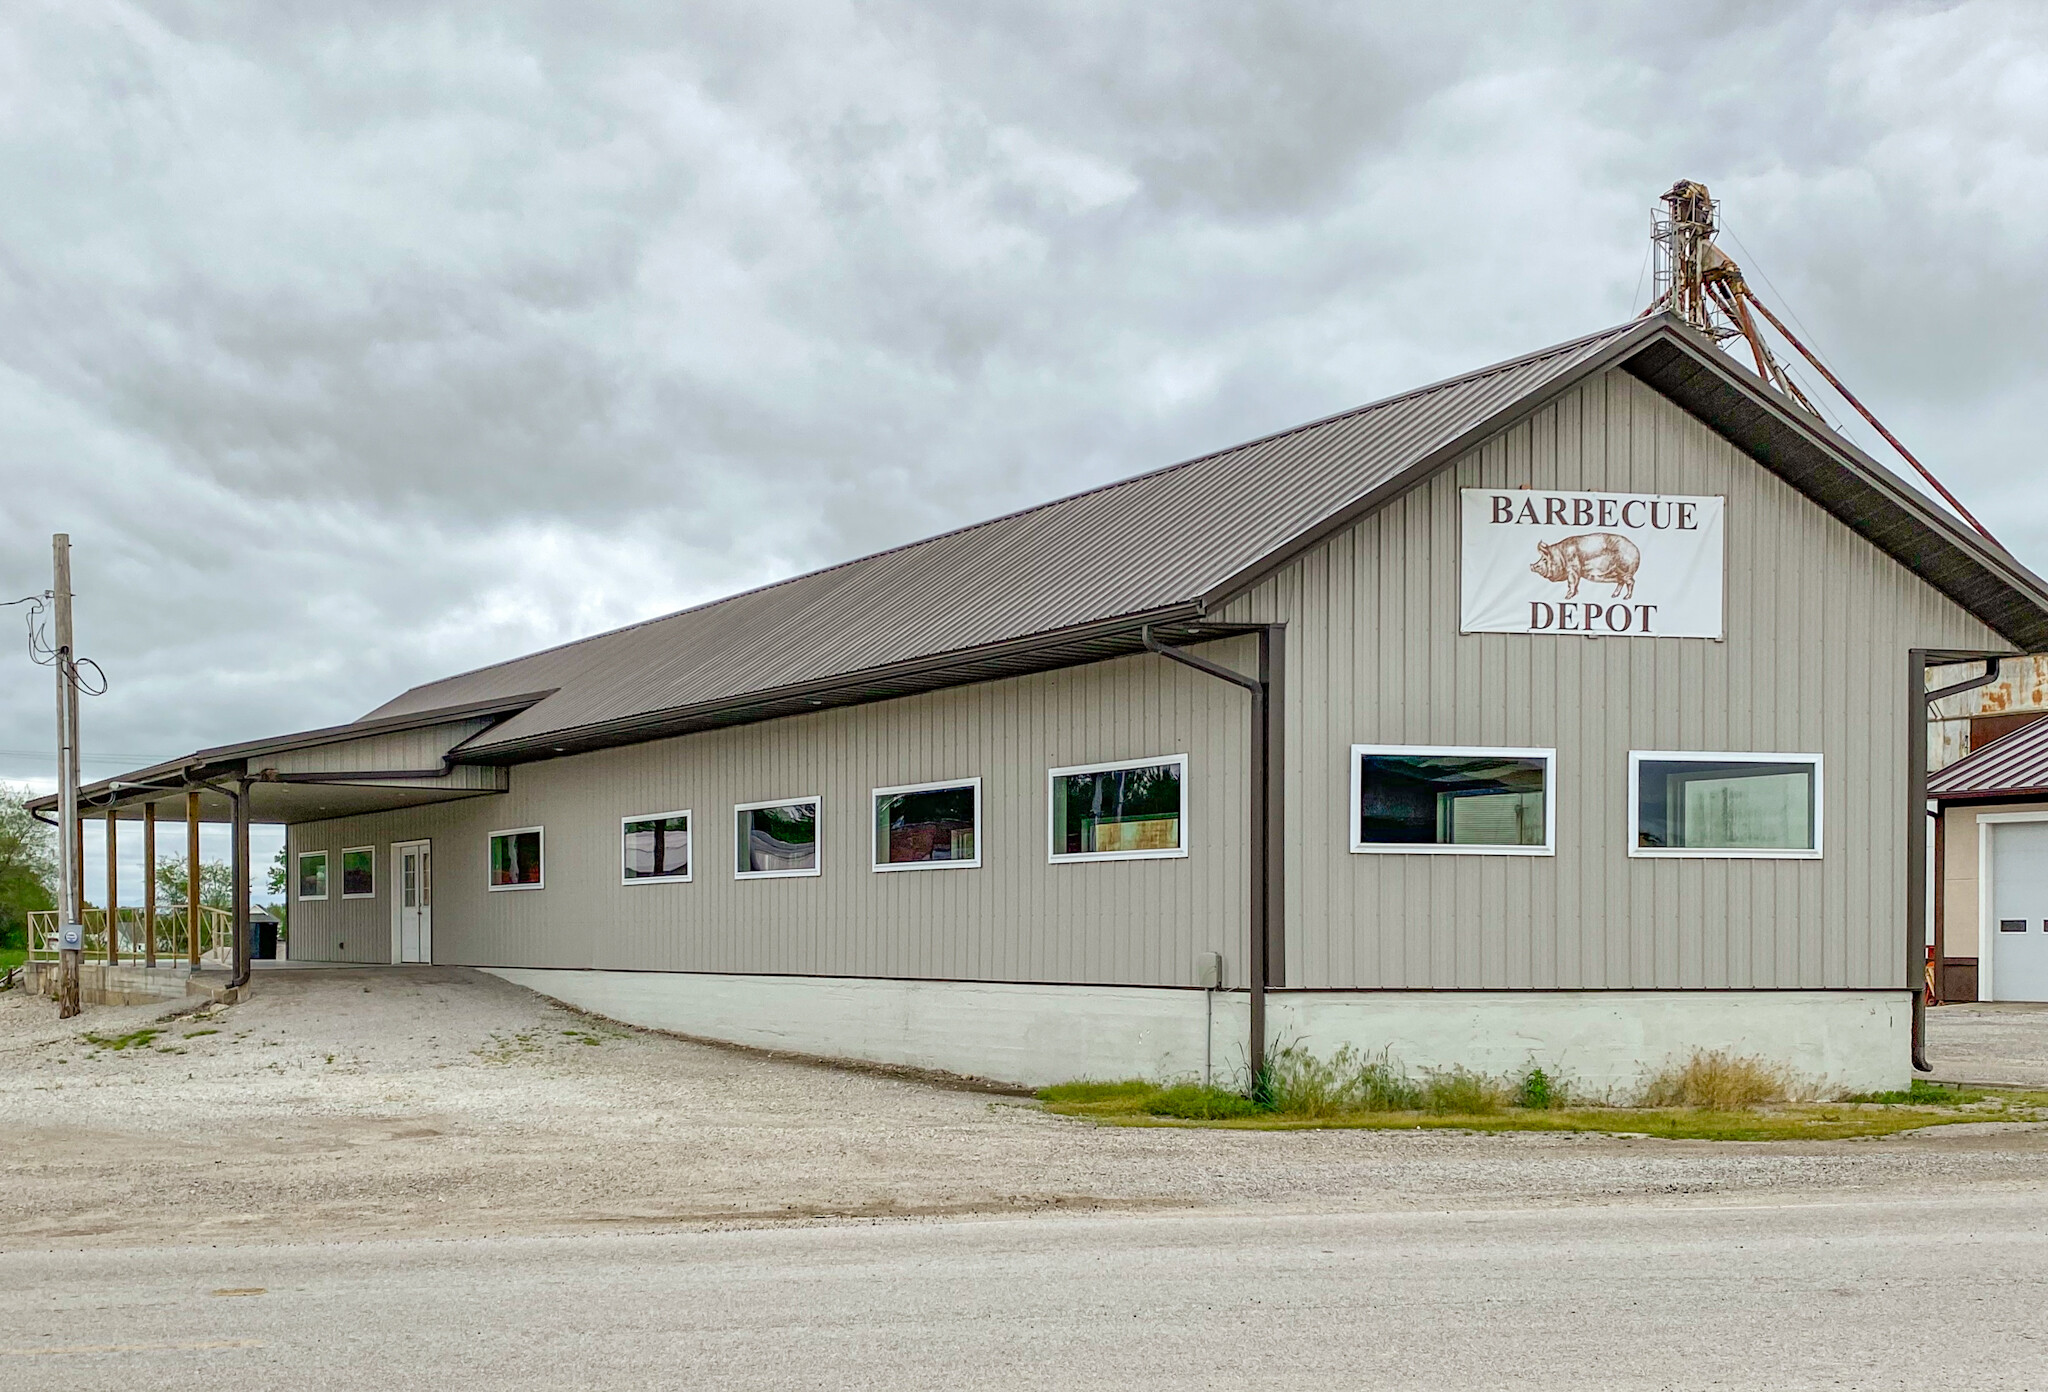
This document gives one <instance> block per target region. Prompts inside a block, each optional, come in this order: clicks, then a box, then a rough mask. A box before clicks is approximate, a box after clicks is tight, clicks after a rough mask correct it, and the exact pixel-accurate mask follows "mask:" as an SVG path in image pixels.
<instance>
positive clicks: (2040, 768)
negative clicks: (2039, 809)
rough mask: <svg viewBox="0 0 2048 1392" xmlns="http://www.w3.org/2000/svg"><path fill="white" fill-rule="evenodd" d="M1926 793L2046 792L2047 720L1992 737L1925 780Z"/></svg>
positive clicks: (1961, 795) (1936, 794)
mask: <svg viewBox="0 0 2048 1392" xmlns="http://www.w3.org/2000/svg"><path fill="white" fill-rule="evenodd" d="M1927 793H1928V796H1930V797H1944V798H1945V797H1994V796H2002V795H2004V794H2008V793H2048V720H2043V721H2036V722H2035V723H2034V724H2032V725H2028V726H2026V727H2025V728H2023V729H2019V730H2015V731H2013V732H2012V733H2011V734H2009V735H2007V736H2006V737H2005V738H2004V739H2001V740H1994V741H1992V742H1991V743H1990V744H1987V745H1985V746H1984V747H1983V748H1982V749H1980V750H1978V751H1977V752H1976V753H1974V754H1972V755H1970V756H1969V757H1968V758H1967V759H1963V760H1960V761H1958V762H1956V763H1953V764H1950V765H1949V766H1948V767H1947V768H1945V769H1943V770H1942V771H1941V772H1940V773H1937V774H1935V775H1934V776H1933V777H1932V778H1930V779H1928V780H1927Z"/></svg>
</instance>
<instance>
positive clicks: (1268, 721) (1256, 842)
mask: <svg viewBox="0 0 2048 1392" xmlns="http://www.w3.org/2000/svg"><path fill="white" fill-rule="evenodd" d="M1219 629H1220V631H1218V632H1216V633H1214V634H1213V637H1216V638H1229V637H1237V636H1243V635H1245V634H1256V635H1257V636H1258V640H1259V674H1258V675H1257V676H1256V677H1248V676H1246V675H1244V674H1243V673H1242V672H1237V671H1233V670H1231V669H1230V668H1228V667H1225V666H1223V665H1221V664H1220V663H1215V662H1211V661H1209V660H1208V659H1207V658H1204V657H1196V656H1195V655H1194V654H1193V653H1190V652H1183V651H1181V650H1180V649H1179V648H1172V647H1168V646H1167V645H1166V644H1164V643H1162V642H1160V641H1159V640H1158V639H1157V638H1155V637H1154V636H1153V635H1152V625H1150V624H1146V625H1145V626H1144V628H1143V629H1142V630H1140V634H1141V636H1142V637H1143V639H1144V642H1145V646H1146V647H1147V648H1148V649H1150V650H1151V651H1152V652H1155V653H1157V654H1159V656H1161V657H1164V658H1167V659H1168V660H1170V661H1173V662H1178V663H1180V664H1181V665H1182V666H1185V667H1192V668H1194V669H1195V670H1196V671H1198V672H1202V673H1205V674H1206V675H1208V676H1212V677H1215V678H1217V679H1218V680H1220V681H1227V682H1230V683H1232V684H1233V685H1236V686H1241V687H1243V688H1244V689H1245V690H1246V691H1249V692H1250V693H1251V696H1252V748H1251V779H1250V782H1251V846H1250V847H1249V851H1250V859H1251V866H1250V870H1251V904H1250V915H1249V917H1250V924H1249V932H1248V934H1247V936H1248V939H1249V941H1248V942H1247V944H1246V958H1247V963H1248V970H1247V973H1246V975H1247V977H1248V978H1249V979H1248V980H1247V982H1246V986H1247V987H1248V990H1249V995H1250V998H1251V1000H1250V1004H1251V1022H1250V1030H1249V1037H1248V1039H1247V1043H1246V1053H1247V1055H1248V1063H1249V1065H1250V1072H1251V1077H1250V1084H1251V1086H1250V1088H1249V1089H1248V1091H1249V1092H1250V1093H1251V1094H1252V1095H1253V1096H1254V1097H1256V1096H1259V1095H1260V1094H1261V1093H1263V1092H1264V1090H1265V1089H1266V1087H1267V1078H1266V987H1267V985H1268V984H1269V982H1270V979H1271V978H1272V977H1274V976H1277V975H1279V973H1278V972H1277V971H1275V968H1276V967H1277V966H1278V960H1277V953H1276V951H1275V947H1276V941H1275V940H1276V939H1277V938H1278V936H1279V934H1278V931H1277V930H1278V928H1279V925H1280V923H1281V894H1282V892H1283V891H1282V886H1283V884H1284V882H1285V881H1284V879H1283V862H1282V855H1283V850H1284V846H1285V838H1284V836H1283V834H1282V833H1283V824H1282V821H1281V818H1282V816H1283V803H1284V799H1282V798H1281V797H1279V796H1278V795H1277V787H1276V785H1277V784H1278V782H1279V772H1278V771H1279V770H1280V769H1281V768H1282V766H1283V764H1282V760H1283V754H1284V744H1283V740H1284V732H1285V720H1284V714H1283V713H1281V712H1280V711H1279V707H1280V702H1281V699H1282V698H1283V695H1284V691H1283V688H1282V687H1281V685H1280V683H1281V681H1282V677H1281V673H1282V672H1283V671H1284V670H1285V667H1286V648H1285V642H1286V636H1287V629H1286V625H1284V624H1254V625H1246V626H1243V627H1239V626H1235V625H1233V626H1231V627H1229V628H1221V627H1220V626H1219ZM1203 636H1204V638H1205V639H1206V638H1208V637H1211V636H1212V635H1210V634H1204V635H1203Z"/></svg>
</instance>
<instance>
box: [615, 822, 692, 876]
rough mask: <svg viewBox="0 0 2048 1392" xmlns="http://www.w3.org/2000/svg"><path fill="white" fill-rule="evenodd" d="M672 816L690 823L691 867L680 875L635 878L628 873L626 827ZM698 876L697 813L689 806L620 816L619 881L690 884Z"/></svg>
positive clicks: (685, 830)
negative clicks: (666, 810) (670, 810)
mask: <svg viewBox="0 0 2048 1392" xmlns="http://www.w3.org/2000/svg"><path fill="white" fill-rule="evenodd" d="M671 817H681V818H682V819H683V820H684V821H686V822H688V823H689V826H687V827H686V828H684V834H685V835H686V836H688V837H689V838H690V868H689V869H687V870H685V871H684V872H683V873H682V874H680V875H641V876H639V877H638V878H635V877H633V876H631V875H628V874H627V873H626V828H627V827H629V826H631V825H632V824H633V823H635V822H660V821H666V820H668V819H669V818H671ZM696 878H697V814H696V813H694V812H692V811H691V810H690V809H689V808H687V807H678V808H676V809H675V810H674V811H673V812H635V813H633V814H631V815H630V816H625V817H621V818H619V883H620V884H622V885H628V886H631V885H656V884H688V883H690V882H691V881H692V880H694V879H696Z"/></svg>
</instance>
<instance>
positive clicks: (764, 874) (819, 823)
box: [732, 793, 825, 880]
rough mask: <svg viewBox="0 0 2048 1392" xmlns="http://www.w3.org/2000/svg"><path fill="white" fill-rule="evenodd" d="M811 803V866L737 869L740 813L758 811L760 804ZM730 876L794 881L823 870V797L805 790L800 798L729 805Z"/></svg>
mask: <svg viewBox="0 0 2048 1392" xmlns="http://www.w3.org/2000/svg"><path fill="white" fill-rule="evenodd" d="M804 802H808V803H809V804H810V805H811V817H812V821H813V823H814V824H815V825H816V827H817V829H818V835H817V838H816V839H815V840H813V841H812V842H811V845H812V847H813V848H814V849H813V851H812V855H811V860H812V862H813V863H812V865H811V868H810V869H808V870H742V869H740V848H739V846H738V844H737V842H738V839H739V815H740V813H742V812H758V811H760V810H761V809H762V808H764V807H795V806H796V805H797V804H798V803H804ZM732 816H733V822H732V829H733V839H734V842H735V844H734V846H733V849H732V877H733V878H734V879H735V880H797V879H807V878H811V877H814V876H817V875H822V874H824V873H825V800H824V798H823V797H821V796H820V795H818V794H817V793H805V794H804V795H802V796H801V797H779V798H768V799H766V800H765V801H762V802H736V803H734V804H733V805H732Z"/></svg>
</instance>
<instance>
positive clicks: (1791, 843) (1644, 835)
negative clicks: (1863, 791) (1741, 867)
mask: <svg viewBox="0 0 2048 1392" xmlns="http://www.w3.org/2000/svg"><path fill="white" fill-rule="evenodd" d="M1628 760H1629V783H1630V785H1631V787H1632V789H1633V797H1632V799H1631V801H1630V804H1629V854H1630V855H1632V856H1729V857H1734V856H1760V857H1774V858H1788V859H1808V860H1812V859H1816V858H1818V857H1819V855H1820V791H1821V780H1820V755H1818V754H1694V753H1685V752H1679V753H1673V752H1647V751H1642V750H1637V751H1634V752H1631V753H1630V754H1629V756H1628Z"/></svg>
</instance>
